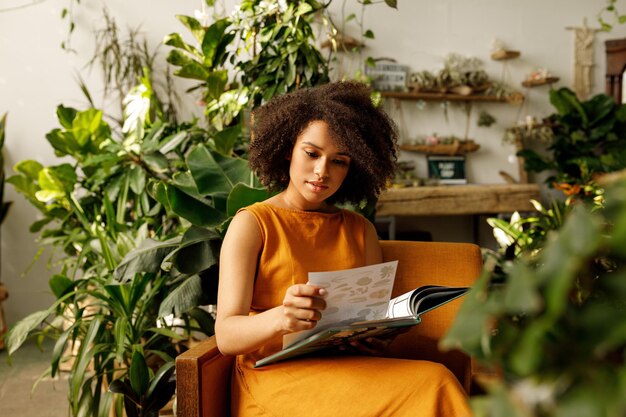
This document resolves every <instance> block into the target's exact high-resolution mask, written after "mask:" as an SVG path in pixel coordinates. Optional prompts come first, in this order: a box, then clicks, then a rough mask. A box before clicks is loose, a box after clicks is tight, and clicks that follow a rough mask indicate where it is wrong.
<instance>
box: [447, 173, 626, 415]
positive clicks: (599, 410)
mask: <svg viewBox="0 0 626 417" xmlns="http://www.w3.org/2000/svg"><path fill="white" fill-rule="evenodd" d="M625 190H626V180H624V179H622V180H620V181H618V182H616V183H615V184H614V185H612V186H610V187H607V189H606V194H605V195H606V201H605V207H604V208H601V209H597V208H593V209H592V207H588V206H585V205H583V204H582V203H579V204H577V205H576V206H574V208H573V209H572V211H571V212H569V213H568V214H567V215H566V217H565V220H564V223H563V226H562V227H561V228H560V229H558V230H555V231H551V232H549V234H548V235H547V237H546V239H545V241H544V244H543V246H542V247H541V248H535V249H534V251H533V252H532V254H531V253H529V252H524V253H522V254H521V255H520V257H519V258H517V259H515V260H513V261H509V262H506V263H504V264H502V265H500V266H499V267H501V270H500V271H495V268H494V267H493V265H491V264H487V265H486V267H485V270H484V273H483V276H482V277H481V278H480V279H479V280H478V282H477V283H476V284H475V285H474V287H473V288H472V289H471V291H470V292H469V293H468V294H467V295H466V297H465V300H464V302H463V305H462V307H461V310H460V312H459V315H458V316H457V319H456V321H455V323H454V325H453V326H452V328H451V329H450V331H449V332H448V334H447V335H446V337H445V338H444V339H443V340H442V342H441V344H442V346H443V347H445V348H460V349H462V350H464V351H465V352H467V353H468V354H470V355H472V356H473V357H474V358H476V359H478V360H479V361H480V362H482V363H483V364H484V365H486V366H487V367H489V368H492V369H499V370H500V372H499V373H498V374H497V377H496V378H495V379H493V380H491V381H490V382H486V383H485V385H484V388H485V390H486V392H487V394H486V396H484V397H476V398H473V399H472V403H473V405H474V408H475V411H476V414H477V415H485V416H491V417H500V416H502V417H504V416H511V415H515V416H529V415H541V416H555V417H561V416H563V417H564V416H570V415H580V416H590V417H591V416H593V417H596V416H601V417H610V416H621V415H625V414H626V397H624V395H623V393H624V392H626V362H625V361H624V352H626V315H625V314H624V306H625V305H626V256H625V254H624V250H623V248H624V246H625V245H626V235H625V234H624V232H623V230H622V228H623V227H624V226H623V225H624V222H625V221H626V220H624V218H625V217H626V216H625V215H624V213H626V191H625ZM537 251H538V252H537ZM535 253H538V255H534V254H535Z"/></svg>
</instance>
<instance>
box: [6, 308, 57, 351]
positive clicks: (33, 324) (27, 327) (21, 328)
mask: <svg viewBox="0 0 626 417" xmlns="http://www.w3.org/2000/svg"><path fill="white" fill-rule="evenodd" d="M56 306H57V303H55V304H53V305H52V306H51V307H49V308H48V309H47V310H41V311H37V312H35V313H31V314H29V315H28V316H26V317H25V318H23V319H22V320H20V321H18V322H17V324H15V325H14V326H13V327H12V328H11V329H10V330H9V332H8V333H7V334H6V335H5V336H4V341H5V343H6V347H7V352H8V353H9V355H12V354H13V353H14V352H15V351H16V350H17V349H18V348H19V347H20V346H22V343H24V341H25V340H26V337H28V334H29V333H30V332H31V331H33V330H35V329H36V328H37V327H39V325H41V323H42V322H43V321H44V320H45V319H46V318H48V316H50V315H51V314H52V313H53V312H54V310H55V308H56Z"/></svg>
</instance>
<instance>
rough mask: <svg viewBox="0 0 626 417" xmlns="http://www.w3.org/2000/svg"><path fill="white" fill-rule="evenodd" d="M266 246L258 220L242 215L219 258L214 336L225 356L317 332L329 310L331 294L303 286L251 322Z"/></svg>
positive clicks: (225, 240) (255, 316)
mask: <svg viewBox="0 0 626 417" xmlns="http://www.w3.org/2000/svg"><path fill="white" fill-rule="evenodd" d="M261 245H262V239H261V233H260V230H259V226H258V225H257V223H256V221H255V219H254V217H253V216H252V215H251V214H250V213H249V212H247V211H242V212H240V213H238V214H237V215H236V216H235V217H234V218H233V220H232V222H231V224H230V226H229V228H228V232H227V233H226V236H225V238H224V242H223V243H222V250H221V253H220V278H219V288H218V298H217V319H216V323H215V335H216V339H217V346H218V348H219V350H220V351H221V352H222V353H223V354H225V355H238V354H242V353H247V352H251V351H253V350H256V349H258V348H260V347H261V346H263V345H264V344H266V343H267V342H269V341H270V340H271V339H273V338H274V337H276V336H280V335H284V334H287V333H291V332H295V331H300V330H308V329H312V328H313V327H315V325H316V324H317V320H319V319H320V317H321V313H320V311H321V310H323V309H324V307H325V302H324V300H323V298H322V297H323V296H324V295H325V294H326V290H324V289H322V288H318V287H314V286H311V285H303V284H299V285H293V286H291V287H289V288H288V289H287V292H286V294H285V297H284V300H283V304H282V305H280V306H277V307H275V308H272V309H270V310H267V311H264V312H262V313H259V314H257V315H254V316H249V315H248V313H249V312H250V306H251V304H252V293H253V287H254V277H255V276H256V268H257V260H258V256H259V252H260V250H261ZM259 267H260V268H262V267H263V266H262V265H260V266H259Z"/></svg>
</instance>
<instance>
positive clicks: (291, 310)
mask: <svg viewBox="0 0 626 417" xmlns="http://www.w3.org/2000/svg"><path fill="white" fill-rule="evenodd" d="M327 293H328V292H327V291H326V289H324V288H320V287H316V286H313V285H307V284H296V285H292V286H291V287H289V288H287V292H286V293H285V298H284V299H283V305H282V313H283V314H282V321H281V323H280V329H281V331H282V332H284V333H292V332H298V331H301V330H309V329H312V328H314V327H315V326H316V325H317V321H318V320H319V319H321V318H322V311H323V310H324V309H325V308H326V301H324V297H325V296H326V294H327Z"/></svg>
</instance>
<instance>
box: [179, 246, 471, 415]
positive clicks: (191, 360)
mask: <svg viewBox="0 0 626 417" xmlns="http://www.w3.org/2000/svg"><path fill="white" fill-rule="evenodd" d="M381 247H382V250H383V259H384V260H385V261H391V260H398V261H399V263H398V270H397V272H396V280H395V282H394V290H393V295H394V296H395V295H399V294H402V293H405V292H407V291H409V290H412V289H414V288H416V287H418V286H420V285H427V284H434V285H447V286H471V285H472V284H473V282H474V281H475V280H476V278H478V276H479V275H480V271H481V270H482V257H481V253H480V248H479V247H478V246H476V245H474V244H469V243H440V242H404V241H381ZM461 302H462V299H457V300H454V301H452V302H450V303H448V304H446V305H444V306H441V307H439V308H437V309H435V310H433V311H432V312H428V313H426V314H425V315H424V318H423V321H422V323H421V324H420V325H418V326H413V327H412V328H411V329H410V330H409V331H408V332H406V333H403V334H401V335H399V336H398V337H397V338H396V339H395V340H394V342H393V343H392V344H391V346H390V349H389V355H390V356H392V357H398V358H409V359H424V360H431V361H435V362H439V363H443V364H445V365H446V366H447V367H448V368H449V369H450V370H451V371H452V372H453V373H454V374H455V375H456V377H457V378H458V379H459V381H460V382H461V384H462V385H463V386H464V387H465V389H466V390H467V392H471V391H470V388H471V384H472V381H473V380H474V375H475V373H476V370H477V367H476V366H475V364H473V363H472V361H471V360H470V358H469V357H467V356H466V355H465V354H463V353H462V352H459V351H451V352H441V351H439V349H438V342H439V339H440V338H441V337H442V336H443V335H444V334H445V333H446V332H447V330H448V328H449V327H450V325H451V324H452V321H453V320H454V317H455V316H456V314H457V312H458V309H459V307H460V305H461ZM233 362H234V357H227V356H223V355H222V354H221V353H220V352H219V350H218V349H217V344H216V342H215V338H214V337H211V338H209V339H206V340H204V341H202V342H200V343H198V344H197V345H195V346H193V347H192V348H191V349H189V350H188V351H187V352H185V353H182V354H181V355H179V356H178V357H177V358H176V401H177V403H176V409H177V412H176V415H177V416H179V417H228V416H229V415H230V381H231V373H232V365H233Z"/></svg>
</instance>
